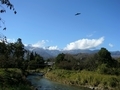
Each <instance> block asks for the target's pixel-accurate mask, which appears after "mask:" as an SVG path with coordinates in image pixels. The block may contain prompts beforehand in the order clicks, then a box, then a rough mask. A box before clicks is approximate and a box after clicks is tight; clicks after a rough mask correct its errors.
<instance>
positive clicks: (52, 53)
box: [25, 45, 120, 59]
mask: <svg viewBox="0 0 120 90" xmlns="http://www.w3.org/2000/svg"><path fill="white" fill-rule="evenodd" d="M25 49H27V50H29V51H31V52H32V51H33V52H36V53H37V54H39V55H41V56H42V57H43V58H44V59H48V58H52V57H56V56H57V55H58V54H60V53H69V54H78V53H88V54H91V53H97V52H98V51H99V50H81V49H76V50H49V49H47V48H45V49H43V48H38V47H33V46H32V45H28V46H25ZM111 55H112V57H120V51H112V52H111Z"/></svg>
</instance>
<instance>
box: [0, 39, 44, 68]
mask: <svg viewBox="0 0 120 90" xmlns="http://www.w3.org/2000/svg"><path fill="white" fill-rule="evenodd" d="M42 67H44V59H43V57H42V56H40V55H39V54H37V53H34V52H30V51H28V50H26V49H25V48H24V45H23V43H22V40H21V39H20V38H18V39H17V41H16V42H15V43H7V42H6V41H4V40H3V41H1V42H0V68H5V69H7V68H19V69H21V70H26V69H36V68H42Z"/></svg>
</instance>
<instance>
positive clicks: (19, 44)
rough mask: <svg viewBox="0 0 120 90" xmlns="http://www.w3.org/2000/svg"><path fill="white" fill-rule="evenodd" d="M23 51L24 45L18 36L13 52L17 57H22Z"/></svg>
mask: <svg viewBox="0 0 120 90" xmlns="http://www.w3.org/2000/svg"><path fill="white" fill-rule="evenodd" d="M24 52H25V49H24V45H23V43H22V40H21V39H20V38H18V40H17V42H16V43H15V46H14V54H15V56H16V57H17V58H21V59H23V57H24Z"/></svg>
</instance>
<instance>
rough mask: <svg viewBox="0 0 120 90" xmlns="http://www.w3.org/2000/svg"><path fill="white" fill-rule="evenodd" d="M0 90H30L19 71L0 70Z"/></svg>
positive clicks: (11, 69)
mask: <svg viewBox="0 0 120 90" xmlns="http://www.w3.org/2000/svg"><path fill="white" fill-rule="evenodd" d="M0 90H32V88H31V86H30V82H28V81H27V80H26V77H25V76H24V75H23V73H22V72H21V70H20V69H17V68H14V69H13V68H9V69H7V70H5V69H0Z"/></svg>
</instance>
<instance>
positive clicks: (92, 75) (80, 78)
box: [45, 69, 120, 90]
mask: <svg viewBox="0 0 120 90" xmlns="http://www.w3.org/2000/svg"><path fill="white" fill-rule="evenodd" d="M45 77H46V78H48V79H50V80H53V81H56V82H60V83H63V84H68V85H75V86H84V87H88V88H91V89H96V90H119V88H120V76H115V75H104V74H98V73H97V72H90V71H85V70H82V71H71V70H63V69H55V70H51V71H49V72H47V73H46V74H45Z"/></svg>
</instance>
